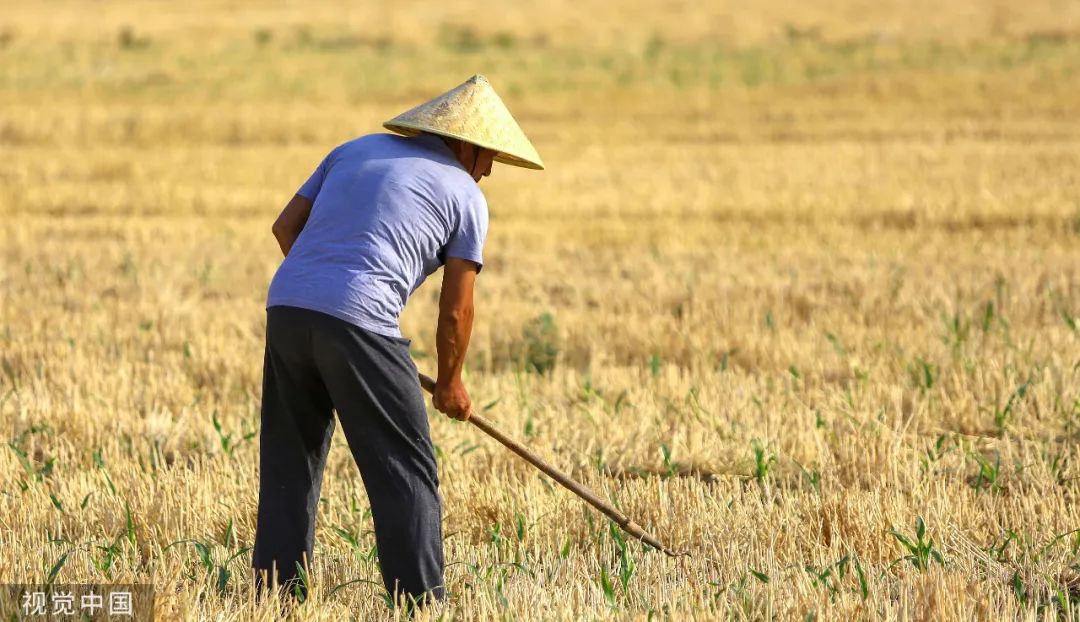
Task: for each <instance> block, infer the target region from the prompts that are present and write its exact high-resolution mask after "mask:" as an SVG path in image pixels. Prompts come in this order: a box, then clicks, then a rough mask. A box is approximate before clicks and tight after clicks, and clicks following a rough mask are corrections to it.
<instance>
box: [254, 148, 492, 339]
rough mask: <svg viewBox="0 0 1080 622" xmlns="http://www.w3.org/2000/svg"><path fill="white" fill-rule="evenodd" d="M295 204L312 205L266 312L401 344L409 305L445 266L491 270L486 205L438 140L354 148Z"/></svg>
mask: <svg viewBox="0 0 1080 622" xmlns="http://www.w3.org/2000/svg"><path fill="white" fill-rule="evenodd" d="M297 194H299V195H300V196H303V197H305V198H308V199H311V200H312V201H313V205H312V208H311V215H310V216H309V217H308V220H307V223H306V224H305V225H304V228H303V230H302V231H301V232H300V236H299V237H298V238H297V239H296V242H295V243H294V244H293V246H292V248H291V249H290V250H289V255H288V256H287V257H286V258H285V260H284V261H283V262H282V263H281V266H280V267H279V268H278V270H277V273H276V274H274V279H273V281H271V283H270V291H269V293H268V295H267V301H266V306H267V307H273V306H275V305H288V306H293V307H302V308H305V309H312V310H314V311H321V312H323V313H327V314H329V315H333V316H335V317H337V318H340V319H342V320H345V321H346V322H350V323H352V324H354V325H356V326H359V327H360V328H364V329H367V330H370V331H372V332H375V333H379V334H382V335H389V336H392V337H401V329H400V328H399V325H398V316H399V315H400V314H401V310H402V309H403V308H404V307H405V301H406V300H407V299H408V298H409V295H410V294H412V292H413V291H414V290H415V289H416V288H417V287H419V286H420V284H421V283H423V282H424V279H426V278H427V277H428V275H430V274H431V273H433V272H435V271H436V270H438V269H439V267H440V266H442V265H443V264H444V263H445V262H446V258H447V257H460V258H462V259H468V260H470V261H473V262H476V263H477V264H480V265H482V264H483V257H482V250H483V246H484V238H485V236H486V235H487V225H488V210H487V201H486V200H485V199H484V195H483V193H482V192H480V188H479V186H478V185H477V184H476V182H475V181H474V180H473V178H472V176H470V175H469V173H468V172H467V171H466V170H465V167H463V166H462V165H461V163H460V162H459V161H458V160H457V158H456V157H455V156H454V154H453V152H451V151H450V149H449V147H447V146H446V144H445V143H444V142H443V141H442V139H441V138H439V137H438V136H434V135H431V134H420V135H418V136H414V137H411V138H406V137H403V136H397V135H394V134H370V135H368V136H361V137H360V138H357V139H355V140H351V141H349V142H347V143H345V144H343V145H341V146H339V147H337V148H336V149H334V150H333V151H331V152H330V154H329V155H327V156H326V158H324V159H323V161H322V163H320V164H319V167H318V168H317V169H315V172H314V173H313V174H312V175H311V178H310V179H308V180H307V182H305V183H304V185H303V186H301V187H300V189H299V190H298V191H297Z"/></svg>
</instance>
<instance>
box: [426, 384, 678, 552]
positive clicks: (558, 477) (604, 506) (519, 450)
mask: <svg viewBox="0 0 1080 622" xmlns="http://www.w3.org/2000/svg"><path fill="white" fill-rule="evenodd" d="M420 386H421V387H423V388H424V390H425V391H427V392H428V393H434V392H435V381H434V380H432V379H431V378H430V377H429V376H425V375H424V374H420ZM468 422H469V423H471V424H473V425H474V426H476V427H478V428H480V429H481V430H483V431H484V433H485V434H487V435H488V436H490V437H492V438H494V439H495V440H497V441H499V442H500V443H502V444H503V445H505V446H506V448H507V449H509V450H510V451H512V452H514V453H515V454H517V455H519V456H521V457H522V458H524V459H525V461H526V462H528V463H529V464H531V465H533V466H534V467H536V468H538V469H540V470H541V471H543V472H544V473H545V474H547V476H548V477H550V478H551V479H553V480H555V481H556V482H558V483H559V484H560V485H561V486H562V487H563V488H568V489H569V490H570V491H571V492H573V493H574V494H575V495H577V496H579V497H581V498H582V499H584V500H585V501H587V502H588V503H589V505H591V506H593V507H594V508H596V509H597V510H600V511H601V512H603V513H604V515H606V516H607V517H608V518H610V519H611V520H613V521H615V524H616V525H618V526H619V527H620V528H621V529H622V530H623V531H625V532H626V533H628V534H630V535H631V536H633V537H634V538H635V539H637V540H640V541H642V542H644V543H645V544H648V545H649V546H651V547H653V548H655V549H657V550H658V551H663V552H664V553H666V554H667V555H669V556H671V557H682V556H689V555H690V554H689V553H686V552H680V551H673V550H671V549H669V548H667V547H665V546H664V545H663V544H661V543H660V541H659V540H657V539H656V537H655V536H653V535H652V534H650V533H648V532H647V531H645V530H644V529H642V527H641V525H638V524H637V523H635V522H634V521H632V520H630V518H629V517H628V516H626V515H625V514H623V513H622V512H620V511H619V510H617V509H615V507H614V506H612V505H611V504H610V503H608V502H606V501H604V500H603V499H601V498H600V497H598V496H596V494H595V493H593V491H591V490H589V489H588V488H586V487H585V486H583V485H582V484H580V483H579V482H577V481H575V480H574V479H573V478H571V477H570V476H569V475H567V474H566V473H563V472H562V471H560V470H559V469H557V468H555V467H554V466H552V465H551V464H548V463H547V462H545V461H544V459H543V458H541V457H540V456H538V455H536V454H535V453H533V452H532V450H530V449H529V448H528V447H526V446H524V445H522V444H521V443H519V442H517V441H515V440H514V439H512V438H510V437H509V436H507V435H505V434H503V433H502V432H500V431H499V430H498V429H497V428H496V427H495V426H493V425H491V423H490V422H489V421H488V420H487V419H484V418H483V417H481V416H480V415H477V414H475V413H474V414H471V415H469V418H468Z"/></svg>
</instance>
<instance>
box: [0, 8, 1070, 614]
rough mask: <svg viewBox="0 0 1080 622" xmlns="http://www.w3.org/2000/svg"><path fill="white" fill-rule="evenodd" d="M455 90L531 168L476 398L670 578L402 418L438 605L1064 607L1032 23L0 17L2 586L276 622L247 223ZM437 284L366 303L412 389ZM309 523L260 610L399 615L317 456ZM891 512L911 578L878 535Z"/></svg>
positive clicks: (481, 325) (1063, 101) (538, 15)
mask: <svg viewBox="0 0 1080 622" xmlns="http://www.w3.org/2000/svg"><path fill="white" fill-rule="evenodd" d="M476 72H481V73H484V74H485V75H487V76H488V77H489V78H490V79H491V80H492V82H493V83H494V85H495V86H496V88H497V89H498V90H499V91H500V92H501V93H502V95H503V97H504V99H505V100H506V101H507V103H508V105H509V106H510V108H511V110H513V111H514V113H515V115H516V116H517V118H518V119H519V121H520V122H521V124H522V126H523V127H524V128H525V130H526V132H527V133H528V134H529V135H530V137H531V138H532V139H533V142H534V143H535V144H536V146H537V148H538V150H539V151H540V153H541V155H542V156H543V158H544V160H545V162H546V163H547V164H548V170H547V171H544V172H532V171H524V170H518V169H513V168H509V167H504V166H498V165H497V166H496V168H495V170H494V172H493V175H492V177H490V178H488V179H485V180H484V182H483V184H482V188H483V189H484V191H485V193H486V194H487V197H488V201H489V204H490V206H491V229H490V233H489V240H488V246H487V251H486V255H487V264H486V266H485V270H484V272H483V274H482V276H481V278H480V279H479V281H478V293H477V295H478V299H477V314H478V318H477V325H476V328H475V331H474V337H473V344H472V347H471V354H470V359H469V367H468V370H467V383H468V385H469V387H470V390H471V392H472V394H473V398H474V401H475V402H476V403H477V404H478V405H479V406H481V407H483V406H488V405H490V406H491V408H490V410H489V411H487V412H488V414H489V415H490V416H491V417H492V418H493V419H494V420H495V421H496V423H497V424H498V425H499V426H500V427H501V428H503V429H504V430H506V431H508V432H510V433H511V434H513V435H515V436H517V437H519V438H522V439H526V440H527V441H528V443H529V444H530V446H532V447H533V448H534V449H535V450H536V451H538V452H539V453H540V454H542V455H544V456H545V457H547V458H548V459H550V460H551V461H552V462H554V463H556V464H558V465H560V466H562V467H564V468H566V469H568V470H571V471H572V472H573V473H574V474H575V475H576V476H577V477H579V478H580V479H582V480H583V481H584V482H585V483H586V484H588V485H589V486H591V487H593V488H595V489H598V490H600V491H603V493H604V494H605V495H607V496H610V497H611V498H613V499H616V500H617V501H618V504H619V505H620V507H621V508H622V509H623V510H624V511H626V512H627V513H628V514H630V515H631V516H633V517H635V518H636V519H637V520H638V521H639V522H641V523H642V524H643V525H645V526H646V528H648V529H650V530H651V531H653V532H654V533H656V534H657V535H658V536H659V537H660V538H661V539H662V540H664V541H665V542H667V543H669V545H671V546H673V547H674V548H685V549H688V550H690V551H691V552H692V553H693V554H694V557H693V558H692V559H689V560H682V561H674V560H669V559H666V558H664V557H662V556H661V555H660V554H658V553H653V552H648V551H645V550H644V549H643V548H642V547H641V546H640V545H638V544H636V543H629V544H628V545H627V546H625V547H620V546H619V543H618V542H617V541H616V540H615V539H614V538H613V537H612V536H611V535H610V533H609V527H608V525H607V524H606V523H605V522H604V521H601V520H600V518H599V516H598V515H595V514H592V513H590V512H587V511H585V510H584V509H583V507H584V506H583V504H582V503H581V502H579V501H578V500H577V499H576V498H574V497H573V496H572V495H570V494H569V493H567V492H564V491H562V490H559V489H556V488H553V487H552V485H551V484H550V483H548V482H547V481H545V480H543V479H542V478H541V477H539V476H538V475H537V474H536V472H534V471H533V470H531V468H529V467H528V466H527V465H524V464H523V463H522V462H520V461H519V460H517V459H516V458H515V457H513V456H512V455H511V454H509V453H508V452H507V451H505V450H503V449H502V448H500V447H499V446H497V445H496V444H495V443H494V442H493V441H490V440H488V439H486V438H482V437H481V436H480V435H479V433H478V432H477V431H475V430H474V429H472V428H471V427H470V426H466V425H461V424H457V423H455V422H451V421H449V420H446V419H444V418H442V417H441V416H435V415H434V414H433V419H432V421H433V430H432V433H433V438H434V441H435V443H436V445H437V446H438V448H439V460H440V469H441V471H440V473H441V479H442V493H443V496H444V499H445V508H444V513H445V518H446V526H445V531H446V557H447V562H448V564H450V565H449V567H448V570H447V581H448V587H449V590H450V591H451V593H452V594H453V597H452V599H451V601H450V603H449V605H448V606H447V607H446V608H445V609H444V610H442V611H440V612H435V613H434V614H433V615H435V616H442V617H443V618H444V619H491V618H513V619H523V620H531V619H536V620H547V619H583V618H588V619H592V618H606V617H618V618H628V619H649V618H655V617H661V618H670V619H674V620H682V619H691V618H697V619H716V618H721V619H726V618H731V619H762V618H777V619H818V620H823V619H837V618H841V617H845V618H853V619H948V620H953V619H965V620H966V619H990V620H999V619H1032V620H1034V619H1054V618H1064V619H1078V618H1080V613H1078V612H1080V566H1078V564H1080V557H1078V553H1080V531H1077V530H1078V529H1080V509H1078V507H1077V495H1078V493H1080V482H1078V478H1080V465H1078V463H1077V461H1078V459H1080V452H1078V449H1077V441H1078V440H1080V429H1078V426H1080V325H1078V322H1080V248H1078V244H1080V4H1077V3H1076V2H1067V1H1064V0H1062V1H1057V2H1054V1H1048V0H1044V1H1040V2H1032V3H1024V4H1022V5H1021V4H1020V3H1015V2H1006V1H998V2H993V1H973V0H957V1H955V2H924V1H917V2H900V1H898V0H892V1H888V2H860V1H855V0H842V1H836V2H827V3H815V5H814V6H803V5H801V4H796V3H788V2H778V1H775V0H767V1H765V2H760V3H754V4H753V6H743V5H742V4H741V3H734V2H727V1H724V2H710V3H696V2H683V1H675V0H669V1H664V2H650V3H643V2H639V3H612V2H599V1H597V0H579V1H575V2H567V1H561V0H559V1H549V2H544V3H542V4H539V5H536V4H521V5H514V6H509V7H507V6H489V7H486V8H478V7H476V6H472V5H471V4H470V3H465V2H460V1H459V0H451V1H449V2H443V3H430V4H429V3H421V2H396V3H393V4H391V3H371V5H370V6H354V5H352V4H337V3H319V4H318V5H317V6H309V5H307V4H305V3H296V2H279V3H273V4H257V5H256V4H246V3H226V2H190V3H169V4H166V3H158V2H134V1H132V2H127V1H125V2H111V1H106V2H96V3H93V4H86V3H75V2H66V1H60V2H49V3H31V4H26V3H15V2H10V1H5V2H3V3H0V154H2V156H3V157H2V158H0V231H2V232H3V238H2V240H3V245H2V246H0V257H2V260H0V300H2V307H0V417H2V422H3V429H4V434H5V436H6V438H7V441H8V447H7V448H5V449H4V451H3V452H0V464H2V466H0V492H2V494H0V550H2V551H3V552H4V555H3V560H2V561H0V581H3V582H32V581H45V580H47V579H48V577H49V575H50V574H52V575H53V577H54V579H55V581H56V582H57V583H85V582H150V583H153V584H154V585H155V587H156V589H157V594H158V603H157V615H158V618H159V619H164V620H172V619H220V620H233V619H244V620H246V619H271V618H272V617H273V612H272V611H271V610H270V608H268V607H265V606H264V607H255V606H254V605H253V604H252V602H251V598H250V596H251V590H250V588H249V586H248V584H247V582H248V581H249V579H250V574H249V571H248V569H247V564H248V562H249V559H250V553H249V552H246V551H245V549H246V547H249V546H250V545H251V542H252V538H253V536H254V518H255V504H256V501H257V481H258V478H257V464H258V437H257V435H253V433H255V432H256V431H257V429H258V417H259V415H258V408H259V396H260V391H261V363H262V346H263V341H262V339H263V330H264V325H265V316H264V313H263V303H264V300H265V291H266V286H267V284H268V282H269V279H270V277H271V276H272V274H273V271H274V270H275V269H276V267H277V265H278V262H279V261H280V253H279V252H278V250H277V247H276V244H275V242H274V240H273V238H272V236H271V235H270V224H271V222H272V221H273V219H274V218H275V217H276V215H277V213H278V211H279V210H280V209H281V207H282V206H283V205H284V203H285V202H286V201H287V200H288V199H289V197H290V196H291V195H292V193H293V192H294V191H295V189H296V188H297V187H298V186H299V185H300V184H301V183H302V182H303V180H304V179H306V177H307V175H308V174H309V173H310V171H311V169H312V168H313V167H314V166H315V165H316V164H317V163H318V161H319V159H321V157H322V156H323V155H324V154H325V153H326V152H327V151H328V150H329V149H330V148H332V147H333V146H335V145H337V144H339V143H341V142H344V141H345V140H348V139H350V138H352V137H354V136H356V135H359V134H363V133H367V132H372V131H380V123H381V122H382V121H383V120H384V119H386V118H389V117H390V116H393V115H394V114H396V113H398V112H400V111H401V110H403V109H405V108H408V107H411V106H412V105H415V104H416V103H418V102H419V101H422V100H423V99H426V98H428V97H431V96H433V95H435V94H438V93H440V92H442V91H444V90H446V89H447V88H450V87H451V86H454V85H456V84H458V83H459V82H461V81H463V80H464V79H465V78H467V77H469V76H470V75H471V74H473V73H476ZM432 281H433V282H432V283H429V284H427V285H425V286H424V287H423V288H421V289H420V290H419V291H418V292H417V294H416V295H415V297H414V299H413V300H412V301H411V303H410V306H409V308H408V310H407V311H406V315H405V317H404V318H403V331H404V332H405V334H406V335H407V336H409V337H411V338H412V339H413V349H414V353H415V355H416V358H417V363H418V365H419V366H420V368H421V369H422V370H426V371H428V372H429V373H430V372H432V371H434V360H433V358H432V354H433V352H434V328H435V311H436V304H435V303H436V300H437V296H438V281H439V279H438V277H437V276H436V277H435V278H433V279H432ZM536 367H541V368H550V369H548V370H547V371H546V373H543V374H541V373H537V371H536ZM215 422H217V423H216V426H215ZM322 496H323V498H324V503H323V504H322V507H321V509H320V515H319V521H320V528H319V530H318V531H317V534H316V553H315V554H316V566H315V571H314V573H313V576H312V581H313V587H314V593H313V598H312V600H311V601H310V602H308V603H305V604H304V605H303V606H302V607H300V608H299V609H298V610H297V611H296V616H297V617H298V618H299V619H311V620H341V619H350V618H353V619H373V618H384V617H392V615H393V614H392V612H390V611H388V610H387V609H386V608H385V606H384V605H383V603H382V601H381V599H380V598H379V594H378V590H377V589H376V587H375V586H373V585H371V584H369V583H366V582H365V581H375V582H378V570H377V566H376V562H375V561H374V558H373V557H372V546H373V544H374V538H373V536H372V535H371V532H370V529H371V523H370V518H369V517H368V516H367V514H366V509H367V503H366V498H365V495H364V490H363V487H362V486H361V484H360V481H359V478H358V477H357V473H356V469H355V466H354V464H353V463H352V460H351V457H350V456H349V454H348V451H347V448H346V447H344V440H343V438H342V436H341V435H340V434H338V435H337V437H336V438H335V443H334V447H333V448H332V450H331V455H330V460H329V464H328V467H327V475H326V479H325V481H324V484H323V490H322ZM919 517H921V519H922V520H923V521H924V523H925V525H926V534H925V536H924V539H923V542H924V543H925V542H928V541H930V540H932V545H927V546H924V547H923V548H922V554H923V557H924V558H925V561H926V563H925V564H923V563H921V562H920V563H913V562H912V561H911V560H909V559H905V557H906V556H907V555H909V551H907V550H906V549H905V548H904V545H903V543H902V542H901V539H900V538H899V537H897V536H896V535H894V533H892V530H895V531H896V532H897V533H898V534H900V535H901V536H903V537H904V538H906V539H907V540H908V541H911V540H915V539H916V534H915V531H916V527H915V525H916V521H917V519H918V518H919ZM178 541H182V542H180V543H179V544H173V543H176V542H178ZM191 541H198V542H199V545H198V546H196V545H194V544H193V543H192V542H191ZM912 544H913V545H915V546H916V548H918V544H917V543H915V542H912ZM170 545H172V546H170ZM200 547H205V548H203V549H200ZM200 550H203V551H205V552H206V556H207V557H206V559H205V560H203V559H201V558H200ZM932 552H937V553H938V556H934V555H933V554H932ZM230 557H231V558H232V559H231V561H229V560H230ZM916 557H917V558H918V555H916ZM916 561H919V560H918V559H917V560H916ZM335 588H337V589H336V590H335Z"/></svg>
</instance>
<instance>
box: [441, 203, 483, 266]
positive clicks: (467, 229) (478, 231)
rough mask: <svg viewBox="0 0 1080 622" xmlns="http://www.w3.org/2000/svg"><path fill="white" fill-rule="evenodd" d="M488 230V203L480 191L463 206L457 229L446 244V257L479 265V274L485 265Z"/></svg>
mask: <svg viewBox="0 0 1080 622" xmlns="http://www.w3.org/2000/svg"><path fill="white" fill-rule="evenodd" d="M487 228H488V208H487V201H486V200H485V199H484V195H483V194H481V193H480V192H479V191H478V192H476V193H475V194H473V195H472V197H471V198H470V199H469V200H467V201H466V202H465V204H464V205H462V209H461V212H460V215H459V218H458V224H457V227H456V228H455V229H454V232H453V233H451V234H450V241H449V242H447V244H446V256H447V257H457V258H459V259H468V260H469V261H472V262H474V263H476V264H477V266H478V268H477V272H479V271H480V267H483V265H484V253H483V251H484V239H485V238H486V237H487Z"/></svg>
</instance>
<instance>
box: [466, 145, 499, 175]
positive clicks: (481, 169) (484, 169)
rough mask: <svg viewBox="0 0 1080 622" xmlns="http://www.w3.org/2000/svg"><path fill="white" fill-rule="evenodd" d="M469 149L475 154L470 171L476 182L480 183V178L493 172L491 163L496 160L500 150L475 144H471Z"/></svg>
mask: <svg viewBox="0 0 1080 622" xmlns="http://www.w3.org/2000/svg"><path fill="white" fill-rule="evenodd" d="M469 150H470V151H472V152H473V153H474V154H475V156H474V158H475V159H474V160H473V166H472V167H470V168H469V171H470V172H471V173H472V178H473V179H474V180H476V183H480V178H482V177H487V176H488V175H490V174H491V164H492V162H494V161H495V156H496V155H497V153H498V152H496V151H492V150H491V149H486V148H484V147H477V146H475V145H470V146H469Z"/></svg>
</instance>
